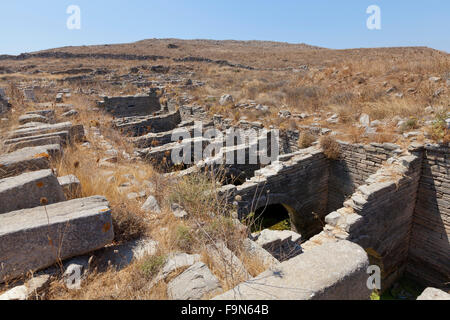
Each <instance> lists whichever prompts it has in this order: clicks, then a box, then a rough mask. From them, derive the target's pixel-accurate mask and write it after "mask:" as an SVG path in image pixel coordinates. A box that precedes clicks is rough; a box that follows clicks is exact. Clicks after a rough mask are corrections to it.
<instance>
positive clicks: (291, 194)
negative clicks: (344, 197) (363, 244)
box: [224, 147, 329, 238]
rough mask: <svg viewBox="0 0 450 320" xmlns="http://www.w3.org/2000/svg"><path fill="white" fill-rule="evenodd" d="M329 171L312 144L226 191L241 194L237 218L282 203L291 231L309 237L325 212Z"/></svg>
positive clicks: (315, 229)
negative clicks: (287, 212) (288, 216)
mask: <svg viewBox="0 0 450 320" xmlns="http://www.w3.org/2000/svg"><path fill="white" fill-rule="evenodd" d="M328 171H329V162H328V160H327V159H326V158H325V156H324V154H323V153H322V151H321V150H320V149H319V148H316V147H312V148H309V149H304V150H302V151H299V152H298V154H296V155H295V156H293V157H292V158H291V159H289V160H287V161H284V162H275V163H273V164H271V165H269V166H267V167H265V168H263V169H261V170H258V171H256V172H255V177H253V178H251V179H250V180H249V181H247V182H246V183H244V184H243V185H241V186H237V187H235V188H229V187H228V189H227V192H228V194H229V196H230V197H235V196H240V199H239V201H238V213H239V216H240V218H244V217H245V216H247V215H248V214H249V213H251V212H254V211H256V210H257V209H258V208H261V207H265V206H267V205H271V204H282V205H284V206H285V207H286V209H287V210H288V211H289V214H290V218H291V221H292V224H293V229H294V231H296V232H298V233H300V234H301V235H302V236H303V237H304V238H308V237H310V236H312V235H314V234H316V233H317V232H318V231H320V230H321V228H322V224H321V218H323V217H324V216H325V215H326V213H327V211H326V210H327V193H328ZM224 188H225V189H226V188H227V187H224Z"/></svg>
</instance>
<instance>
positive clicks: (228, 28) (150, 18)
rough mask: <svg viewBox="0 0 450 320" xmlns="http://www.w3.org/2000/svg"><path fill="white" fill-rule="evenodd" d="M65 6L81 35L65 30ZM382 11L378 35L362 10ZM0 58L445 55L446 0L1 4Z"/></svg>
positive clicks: (448, 47) (449, 20)
mask: <svg viewBox="0 0 450 320" xmlns="http://www.w3.org/2000/svg"><path fill="white" fill-rule="evenodd" d="M69 5H78V6H79V7H80V9H81V29H80V30H69V29H67V27H66V21H67V19H68V17H69V14H67V13H66V10H67V7H68V6H69ZM369 5H378V6H379V7H380V8H381V28H382V29H381V30H368V29H367V27H366V20H367V18H368V17H369V15H368V14H366V9H367V7H368V6H369ZM0 30H1V36H0V54H19V53H22V52H30V51H36V50H42V49H48V48H55V47H61V46H69V45H90V44H106V43H110V44H111V43H125V42H133V41H138V40H142V39H149V38H182V39H218V40H224V39H235V40H274V41H285V42H292V43H302V42H303V43H307V44H311V45H318V46H323V47H328V48H336V49H343V48H359V47H386V46H428V47H432V48H435V49H440V50H444V51H447V52H450V1H449V0H409V1H406V0H367V1H366V0H279V1H275V0H272V1H269V0H240V1H236V0H226V1H225V0H171V1H167V0H159V1H155V0H128V1H123V0H122V1H120V0H107V1H106V0H90V1H88V0H69V1H66V0H40V1H35V0H14V1H11V0H1V1H0Z"/></svg>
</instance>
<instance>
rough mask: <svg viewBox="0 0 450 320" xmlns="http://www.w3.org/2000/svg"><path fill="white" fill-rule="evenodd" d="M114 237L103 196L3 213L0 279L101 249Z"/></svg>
mask: <svg viewBox="0 0 450 320" xmlns="http://www.w3.org/2000/svg"><path fill="white" fill-rule="evenodd" d="M113 239H114V231H113V224H112V218H111V210H110V208H109V203H108V201H107V200H106V199H105V198H104V197H101V196H94V197H89V198H83V199H76V200H71V201H64V202H59V203H56V204H52V205H48V206H45V207H37V208H32V209H24V210H19V211H13V212H9V213H5V214H2V215H0V261H1V262H2V268H0V282H3V281H7V280H9V279H12V278H15V277H19V276H21V275H23V274H26V273H27V272H29V271H36V270H40V269H43V268H46V267H49V266H51V265H52V264H54V263H55V262H56V261H57V260H58V259H61V260H64V259H68V258H72V257H74V256H79V255H83V254H86V253H88V252H91V251H94V250H97V249H100V248H102V247H103V246H105V245H106V244H108V243H110V242H111V241H112V240H113Z"/></svg>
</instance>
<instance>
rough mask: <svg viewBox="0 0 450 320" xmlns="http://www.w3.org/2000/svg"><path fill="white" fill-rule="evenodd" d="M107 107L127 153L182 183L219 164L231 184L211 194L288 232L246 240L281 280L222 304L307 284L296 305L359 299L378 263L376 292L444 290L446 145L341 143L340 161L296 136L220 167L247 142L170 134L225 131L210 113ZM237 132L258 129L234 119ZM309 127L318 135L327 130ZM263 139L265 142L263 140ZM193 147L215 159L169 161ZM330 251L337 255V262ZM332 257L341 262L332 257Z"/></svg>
mask: <svg viewBox="0 0 450 320" xmlns="http://www.w3.org/2000/svg"><path fill="white" fill-rule="evenodd" d="M110 99H111V98H110ZM115 99H117V101H121V100H120V99H118V98H115ZM127 99H128V98H127ZM111 101H115V100H114V99H113V100H111ZM115 109H116V108H114V107H113V105H112V104H110V105H108V107H107V110H108V112H112V113H115V114H122V116H123V117H119V118H116V119H115V120H114V126H115V127H116V128H117V130H120V132H122V133H123V134H124V135H127V136H128V137H129V138H128V139H130V141H131V142H132V143H134V145H135V146H136V152H135V155H136V156H138V157H140V158H142V159H144V160H145V161H149V162H151V163H153V164H154V165H156V164H161V163H163V164H164V166H160V170H161V171H162V172H163V173H164V172H165V173H166V175H169V176H173V177H180V176H183V175H189V174H193V173H195V172H199V171H205V170H209V171H214V170H219V167H220V169H221V170H223V169H224V168H225V172H226V176H227V177H228V178H229V179H226V180H225V182H224V185H223V187H222V188H221V189H220V190H219V191H218V192H219V194H220V195H221V196H223V197H226V198H227V199H228V201H229V202H230V203H233V204H235V206H236V210H237V212H238V217H239V219H240V220H245V219H247V218H248V217H249V216H250V215H252V213H255V212H260V213H261V212H262V213H261V214H263V215H264V214H267V213H269V212H270V211H271V210H272V209H273V210H277V212H278V213H279V212H280V208H281V211H283V210H284V211H285V213H286V216H287V217H288V218H289V220H290V224H291V226H292V231H290V233H289V232H288V233H283V232H274V231H268V230H267V232H266V231H265V232H263V233H262V234H261V235H258V234H253V235H250V241H251V242H252V243H254V244H256V245H258V246H260V248H264V249H263V250H267V251H268V252H270V253H271V254H272V255H273V256H274V257H275V258H276V259H275V260H276V261H277V262H276V264H275V265H277V266H278V267H277V268H279V270H281V271H282V272H285V273H286V275H287V276H286V278H284V279H282V280H280V279H278V278H277V277H276V276H274V275H275V271H274V270H270V271H267V272H266V273H264V274H262V275H261V276H260V277H257V278H256V279H251V280H248V281H247V282H245V283H244V284H242V285H241V286H238V287H237V288H236V289H235V290H232V291H230V292H227V293H225V294H224V295H223V296H221V298H224V299H228V298H237V299H257V298H269V297H271V298H291V296H290V292H288V291H286V290H280V289H277V288H278V287H283V286H284V285H287V284H290V285H291V284H292V283H293V282H294V283H298V284H299V286H301V287H302V288H305V287H306V288H310V291H308V292H307V293H305V292H302V293H298V296H296V298H299V299H303V298H305V299H307V298H344V299H351V298H367V297H368V295H369V291H368V290H367V287H366V284H365V280H364V281H363V278H364V277H365V279H366V280H367V266H368V265H377V266H379V267H380V269H381V273H382V286H383V288H382V289H385V288H388V287H389V286H390V285H391V284H392V283H393V282H394V281H395V280H397V279H399V277H401V276H403V275H405V274H408V275H412V276H413V277H414V278H415V279H417V280H418V281H420V282H421V283H423V284H425V285H428V286H434V287H439V288H443V289H445V288H447V290H448V280H449V279H448V275H449V274H450V269H449V267H450V261H449V255H448V252H450V250H449V249H450V248H449V225H448V221H449V214H450V191H449V188H448V187H449V175H448V171H449V160H448V154H449V148H448V146H442V145H441V146H439V145H421V144H418V143H413V144H411V145H410V146H409V147H408V148H403V147H401V146H399V145H395V144H392V143H382V144H380V143H371V144H368V145H362V144H350V143H346V142H342V141H339V142H338V143H339V149H340V152H339V157H338V158H337V159H329V158H327V156H326V155H325V154H324V151H323V150H322V149H321V147H320V146H318V145H316V146H313V147H310V148H307V149H301V150H300V149H299V148H298V141H297V140H298V135H297V136H295V135H292V134H289V135H286V134H284V135H282V136H281V140H280V141H281V142H280V143H279V145H278V148H279V151H280V154H281V155H280V156H279V157H278V159H277V160H276V161H273V162H272V163H271V164H269V165H262V164H261V163H260V161H259V160H258V162H257V163H256V164H249V163H247V162H246V163H244V164H232V165H227V164H225V162H220V161H219V162H217V161H212V160H213V159H215V160H217V157H219V158H221V159H222V158H226V155H227V154H228V153H230V152H231V153H236V152H237V151H238V150H239V149H243V150H244V153H245V152H246V153H245V154H246V155H247V157H246V160H248V150H249V149H250V147H251V146H250V145H251V144H248V143H247V144H245V143H244V144H236V145H235V146H233V147H232V148H230V147H226V146H224V145H223V144H221V143H222V142H223V141H220V140H219V141H218V140H215V139H205V138H196V139H192V140H183V142H182V143H181V142H180V141H178V142H177V141H173V140H172V139H171V137H173V135H174V133H175V135H176V132H177V130H180V129H184V131H187V132H189V133H192V132H193V131H194V130H195V128H194V121H195V120H203V121H204V123H203V124H204V128H205V127H206V128H209V127H213V128H216V129H217V130H220V131H225V130H226V129H229V128H230V127H231V125H230V122H231V121H229V119H223V118H222V117H220V116H215V117H214V118H213V120H212V121H211V120H210V119H208V118H207V117H206V113H205V111H204V110H203V109H202V108H201V107H196V106H190V107H188V106H181V107H180V108H178V109H177V110H175V111H169V110H167V109H165V108H164V107H163V108H162V109H161V110H160V111H155V114H154V115H153V116H142V115H131V114H130V115H128V114H123V105H122V103H118V104H117V110H118V111H117V112H115ZM131 113H132V114H133V113H134V111H131ZM205 124H206V125H205ZM238 127H239V128H261V127H262V126H261V124H259V123H249V122H246V121H241V122H239V124H238ZM204 128H203V129H204ZM308 129H310V130H311V131H312V132H314V133H315V134H319V135H327V134H329V131H330V130H323V129H322V130H320V128H319V130H317V128H315V127H311V128H308ZM269 132H270V131H269ZM266 139H268V140H271V139H270V134H269V136H268V138H267V137H266ZM195 143H197V144H199V145H200V148H201V149H202V150H204V149H206V148H207V147H208V146H209V145H212V144H214V143H219V144H220V148H221V149H220V152H219V154H218V155H215V156H213V157H212V158H210V159H202V160H200V161H197V162H194V163H193V164H192V165H191V166H188V167H186V166H184V167H177V166H176V165H177V164H175V163H171V162H170V160H169V158H170V156H169V155H170V154H171V153H172V152H173V151H174V150H175V151H177V152H178V150H179V149H180V144H192V145H194V144H195ZM256 143H258V141H257V142H256ZM217 163H219V165H218V164H217ZM175 167H176V168H175ZM232 177H234V178H232ZM236 177H238V179H236ZM275 208H276V209H275ZM332 252H333V254H331V253H332ZM335 252H342V255H340V256H339V255H338V256H339V257H336V254H335ZM331 255H332V256H333V257H336V259H341V260H339V261H333V260H332V259H331V258H330V256H331ZM329 259H331V260H329ZM283 261H284V262H283ZM280 262H281V264H280ZM317 265H320V268H324V269H323V270H325V271H326V272H325V271H324V274H323V275H320V274H317V273H315V274H314V276H313V275H311V276H310V277H308V276H307V274H308V272H309V271H307V270H310V269H316V267H317ZM277 270H278V269H277ZM302 274H304V275H302ZM331 274H335V275H336V276H335V277H333V276H331ZM322 276H323V281H322V280H320V279H321V277H322ZM290 277H292V279H291V278H290ZM316 281H317V282H316ZM363 282H364V283H363ZM262 285H263V286H266V287H265V290H264V294H262V295H261V293H259V290H258V288H259V286H262ZM271 286H274V287H273V289H271ZM291 286H292V285H291Z"/></svg>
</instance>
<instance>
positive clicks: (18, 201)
mask: <svg viewBox="0 0 450 320" xmlns="http://www.w3.org/2000/svg"><path fill="white" fill-rule="evenodd" d="M43 198H45V199H46V203H48V204H52V203H56V202H60V201H65V200H66V197H65V195H64V192H63V189H62V187H61V186H60V185H59V182H58V179H57V178H56V177H55V176H54V175H53V172H52V170H50V169H47V170H40V171H33V172H28V173H23V174H21V175H18V176H14V177H10V178H5V179H1V180H0V203H1V204H2V206H1V207H0V214H2V213H5V212H9V211H16V210H20V209H27V208H34V207H38V206H40V205H41V199H43Z"/></svg>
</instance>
